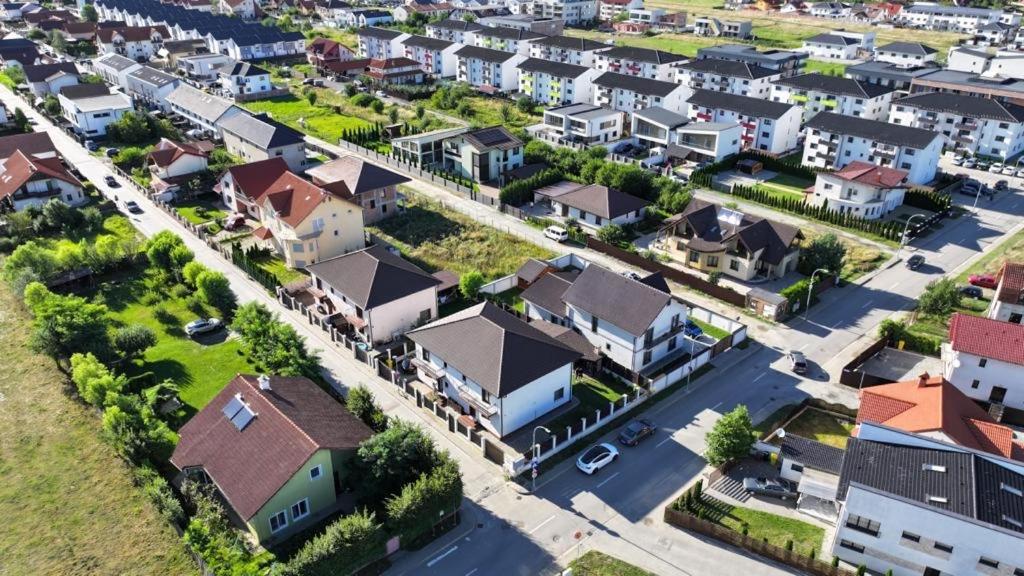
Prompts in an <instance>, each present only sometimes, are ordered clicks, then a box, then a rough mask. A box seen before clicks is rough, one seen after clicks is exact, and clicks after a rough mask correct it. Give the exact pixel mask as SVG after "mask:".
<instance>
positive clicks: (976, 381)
mask: <svg viewBox="0 0 1024 576" xmlns="http://www.w3.org/2000/svg"><path fill="white" fill-rule="evenodd" d="M980 384H981V380H978V379H974V380H971V388H975V389H977V388H978V386H979V385H980Z"/></svg>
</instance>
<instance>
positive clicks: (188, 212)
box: [174, 198, 227, 226]
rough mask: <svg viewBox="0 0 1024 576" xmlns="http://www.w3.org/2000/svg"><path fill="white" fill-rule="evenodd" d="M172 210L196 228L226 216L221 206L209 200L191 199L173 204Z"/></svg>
mask: <svg viewBox="0 0 1024 576" xmlns="http://www.w3.org/2000/svg"><path fill="white" fill-rule="evenodd" d="M174 208H175V209H176V210H177V211H178V214H181V216H182V217H183V218H185V219H186V220H188V221H189V222H191V223H192V224H195V225H197V226H198V225H199V224H205V223H206V222H209V221H211V220H220V219H222V218H224V217H226V216H227V212H225V211H224V205H223V204H221V203H220V202H217V201H213V200H209V199H202V198H193V199H190V200H183V201H181V202H178V203H177V204H175V205H174Z"/></svg>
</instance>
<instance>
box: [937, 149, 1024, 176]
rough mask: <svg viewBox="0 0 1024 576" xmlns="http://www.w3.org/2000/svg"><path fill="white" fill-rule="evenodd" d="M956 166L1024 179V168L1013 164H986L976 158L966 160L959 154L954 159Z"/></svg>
mask: <svg viewBox="0 0 1024 576" xmlns="http://www.w3.org/2000/svg"><path fill="white" fill-rule="evenodd" d="M953 165H954V166H963V167H964V168H968V169H974V170H983V171H986V172H992V173H993V174H1002V175H1003V176H1016V177H1017V178H1024V167H1021V166H1019V165H1018V166H1013V165H1011V164H1003V163H1002V162H992V163H989V162H986V161H985V160H976V159H974V158H966V157H964V156H961V155H959V154H957V155H956V156H954V157H953Z"/></svg>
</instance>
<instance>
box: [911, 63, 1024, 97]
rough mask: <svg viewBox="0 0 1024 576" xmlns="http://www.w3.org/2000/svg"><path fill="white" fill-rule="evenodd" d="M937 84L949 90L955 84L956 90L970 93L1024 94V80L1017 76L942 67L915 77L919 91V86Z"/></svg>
mask: <svg viewBox="0 0 1024 576" xmlns="http://www.w3.org/2000/svg"><path fill="white" fill-rule="evenodd" d="M936 85H939V86H941V87H942V89H944V90H947V91H951V90H954V88H951V87H950V85H954V86H955V90H959V91H963V92H967V93H968V94H972V93H982V94H996V95H1000V96H1012V97H1014V98H1021V97H1022V96H1024V80H1017V79H1016V78H1000V77H989V76H981V75H979V74H977V73H975V72H962V71H960V70H951V69H949V68H940V69H936V70H935V71H934V72H932V73H931V74H926V75H924V76H920V77H918V78H915V79H914V90H915V91H917V86H929V87H931V86H936Z"/></svg>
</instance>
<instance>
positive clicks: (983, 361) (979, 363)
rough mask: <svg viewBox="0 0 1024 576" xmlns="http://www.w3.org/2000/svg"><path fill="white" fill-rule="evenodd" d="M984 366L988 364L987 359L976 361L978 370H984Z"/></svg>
mask: <svg viewBox="0 0 1024 576" xmlns="http://www.w3.org/2000/svg"><path fill="white" fill-rule="evenodd" d="M985 364H988V358H982V359H981V360H978V368H984V367H985Z"/></svg>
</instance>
